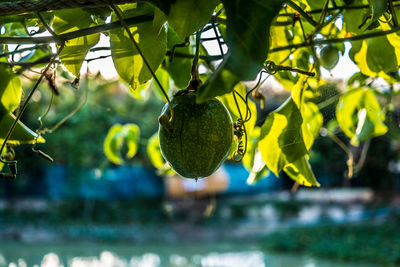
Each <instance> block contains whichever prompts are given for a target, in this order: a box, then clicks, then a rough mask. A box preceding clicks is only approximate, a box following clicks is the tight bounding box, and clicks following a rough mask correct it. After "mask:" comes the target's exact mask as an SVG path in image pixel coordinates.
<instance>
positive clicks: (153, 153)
mask: <svg viewBox="0 0 400 267" xmlns="http://www.w3.org/2000/svg"><path fill="white" fill-rule="evenodd" d="M147 155H148V156H149V158H150V161H151V163H152V164H153V166H154V167H155V168H156V169H158V173H159V175H172V174H174V173H175V172H174V171H173V170H172V169H171V167H170V166H169V165H168V164H167V163H165V162H164V159H163V157H162V154H161V150H160V142H159V139H158V132H156V133H154V134H153V135H152V136H151V137H150V139H149V141H148V142H147Z"/></svg>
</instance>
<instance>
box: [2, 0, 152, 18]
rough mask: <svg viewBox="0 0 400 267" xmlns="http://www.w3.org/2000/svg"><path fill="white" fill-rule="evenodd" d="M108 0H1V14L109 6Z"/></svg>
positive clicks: (128, 0) (121, 1)
mask: <svg viewBox="0 0 400 267" xmlns="http://www.w3.org/2000/svg"><path fill="white" fill-rule="evenodd" d="M136 2H145V0H113V3H114V4H115V5H120V4H125V3H136ZM108 5H109V2H108V1H107V0H80V1H60V0H46V1H43V0H41V1H37V0H18V1H15V0H8V1H1V2H0V16H5V15H20V14H26V13H36V12H43V11H51V10H60V9H68V8H85V7H99V6H108Z"/></svg>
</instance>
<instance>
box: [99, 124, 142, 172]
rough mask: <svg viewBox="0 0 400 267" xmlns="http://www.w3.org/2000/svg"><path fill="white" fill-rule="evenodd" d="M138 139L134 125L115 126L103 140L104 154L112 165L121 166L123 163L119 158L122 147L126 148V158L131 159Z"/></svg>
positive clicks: (137, 132)
mask: <svg viewBox="0 0 400 267" xmlns="http://www.w3.org/2000/svg"><path fill="white" fill-rule="evenodd" d="M139 138H140V130H139V127H138V126H137V125H136V124H133V123H128V124H125V125H121V124H115V125H113V126H112V127H111V128H110V130H109V131H108V133H107V136H106V138H105V140H104V146H103V148H104V153H105V155H106V156H107V158H108V159H109V160H110V161H111V162H112V163H114V164H119V165H121V164H123V163H124V159H123V157H122V156H121V153H122V152H121V150H122V149H123V147H124V145H125V146H126V147H127V152H126V158H133V157H134V156H135V154H136V152H137V147H138V142H139Z"/></svg>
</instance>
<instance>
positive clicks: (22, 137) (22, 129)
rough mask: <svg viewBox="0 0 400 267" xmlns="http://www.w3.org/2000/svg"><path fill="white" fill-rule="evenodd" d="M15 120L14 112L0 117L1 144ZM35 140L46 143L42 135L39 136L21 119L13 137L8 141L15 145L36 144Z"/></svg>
mask: <svg viewBox="0 0 400 267" xmlns="http://www.w3.org/2000/svg"><path fill="white" fill-rule="evenodd" d="M14 122H15V116H14V115H13V114H12V113H6V114H5V115H4V116H3V117H2V118H1V119H0V145H1V144H2V143H3V142H4V139H5V138H6V136H7V133H8V131H9V129H10V128H11V126H12V124H13V123H14ZM36 139H37V140H36ZM35 142H37V143H44V142H45V140H44V139H43V138H42V137H39V138H38V136H37V134H36V133H34V132H33V131H32V130H30V129H29V128H28V127H27V126H26V125H25V124H23V123H22V122H21V121H18V123H17V125H16V127H15V129H14V131H13V133H12V134H11V137H10V138H9V139H8V140H7V143H10V144H13V145H20V144H34V143H35Z"/></svg>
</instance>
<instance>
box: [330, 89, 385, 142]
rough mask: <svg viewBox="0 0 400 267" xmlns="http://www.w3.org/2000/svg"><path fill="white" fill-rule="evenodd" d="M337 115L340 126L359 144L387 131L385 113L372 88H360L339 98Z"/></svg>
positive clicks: (352, 140)
mask: <svg viewBox="0 0 400 267" xmlns="http://www.w3.org/2000/svg"><path fill="white" fill-rule="evenodd" d="M336 117H337V121H338V123H339V126H340V128H341V129H342V130H343V132H344V133H345V134H346V135H347V136H348V137H349V138H351V143H352V144H353V145H355V146H357V145H358V144H359V143H360V142H364V141H366V140H367V139H368V138H372V137H375V136H379V135H383V134H385V133H386V132H387V127H386V125H385V124H384V120H385V115H384V113H383V111H382V109H381V107H380V105H379V103H378V101H377V100H376V97H375V95H374V93H373V92H372V91H371V90H368V89H363V88H358V89H353V90H351V91H349V92H348V93H347V94H345V95H343V96H341V97H340V99H339V103H338V105H337V108H336Z"/></svg>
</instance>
